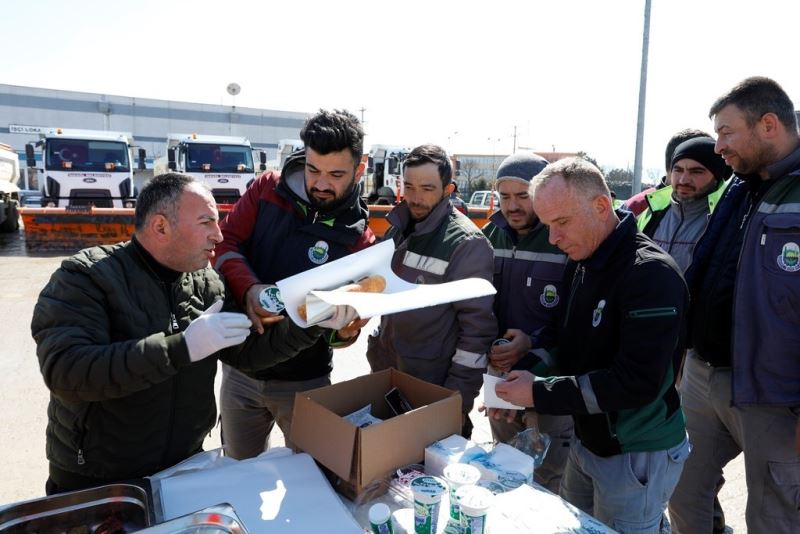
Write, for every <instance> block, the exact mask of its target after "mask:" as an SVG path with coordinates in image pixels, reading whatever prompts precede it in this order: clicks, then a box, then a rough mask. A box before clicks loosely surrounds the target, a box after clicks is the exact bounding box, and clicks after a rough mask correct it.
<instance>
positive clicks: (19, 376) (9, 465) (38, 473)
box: [0, 231, 747, 532]
mask: <svg viewBox="0 0 800 534" xmlns="http://www.w3.org/2000/svg"><path fill="white" fill-rule="evenodd" d="M69 254H70V252H62V253H52V252H48V253H34V252H30V251H27V250H26V248H25V244H24V237H23V234H22V231H20V233H18V234H0V287H2V290H0V295H1V296H0V335H1V337H0V339H2V342H0V407H2V408H1V409H0V429H2V434H1V435H0V454H2V458H4V459H5V464H6V469H5V472H4V473H2V474H1V475H0V506H2V505H3V504H7V503H12V502H17V501H21V500H27V499H34V498H37V497H42V496H43V495H44V483H45V480H46V479H47V461H46V459H45V427H46V425H47V402H48V399H49V393H48V391H47V388H46V387H45V385H44V382H43V381H42V377H41V374H40V373H39V366H38V362H37V359H36V346H35V344H34V342H33V339H32V338H31V335H30V323H31V317H32V314H33V307H34V305H35V304H36V299H37V297H38V294H39V292H40V291H41V289H42V287H44V285H45V284H46V283H47V281H48V279H49V277H50V275H51V274H52V272H53V271H55V270H56V269H57V268H58V266H59V264H60V262H61V260H62V259H63V257H64V256H66V255H69ZM374 321H375V320H373V322H371V323H370V324H368V325H367V327H366V328H365V329H364V331H363V332H362V335H361V337H360V339H359V340H358V342H357V343H355V344H354V345H353V346H351V347H349V348H347V349H342V350H337V351H335V352H334V372H333V376H332V380H333V381H334V382H340V381H343V380H348V379H350V378H353V377H356V376H360V375H363V374H366V373H368V372H369V365H368V364H367V361H366V357H365V353H366V337H367V336H366V333H367V332H370V331H371V330H372V328H373V326H374ZM220 376H221V373H218V375H217V378H218V380H217V390H218V389H219V378H220ZM477 404H478V403H476V405H477ZM471 416H472V420H473V422H474V423H475V431H474V434H473V440H474V441H477V442H479V443H484V442H489V441H491V433H490V431H489V425H488V422H487V420H486V419H485V418H484V417H483V416H482V415H481V414H479V413H477V411H473V413H472V414H471ZM282 444H283V436H282V435H280V431H279V430H277V428H276V433H275V435H274V437H273V445H276V446H277V445H282ZM219 446H220V439H219V428H218V427H217V428H214V430H213V431H212V433H211V435H210V436H209V438H207V439H206V442H205V448H206V449H211V448H216V447H219ZM724 474H725V479H726V483H725V485H724V487H723V488H722V491H721V492H720V500H721V502H722V506H723V509H724V510H725V515H726V519H727V523H728V526H729V529H728V531H729V532H730V531H733V532H747V529H746V527H745V521H744V514H745V505H746V499H747V487H746V485H745V473H744V462H743V460H742V457H741V455H740V456H739V458H737V459H736V460H734V461H733V462H731V463H730V464H729V465H728V466H727V468H726V469H725V473H724Z"/></svg>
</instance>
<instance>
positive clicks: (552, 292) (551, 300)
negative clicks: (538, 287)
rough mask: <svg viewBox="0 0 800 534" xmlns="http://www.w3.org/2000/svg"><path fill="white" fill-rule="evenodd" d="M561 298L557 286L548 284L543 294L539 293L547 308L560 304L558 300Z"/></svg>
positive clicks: (542, 302) (542, 303)
mask: <svg viewBox="0 0 800 534" xmlns="http://www.w3.org/2000/svg"><path fill="white" fill-rule="evenodd" d="M559 300H561V299H560V298H559V296H558V290H557V289H556V286H554V285H551V284H548V285H546V286H544V289H543V290H542V294H541V295H539V302H540V303H541V305H542V306H544V307H545V308H555V307H556V306H558V301H559Z"/></svg>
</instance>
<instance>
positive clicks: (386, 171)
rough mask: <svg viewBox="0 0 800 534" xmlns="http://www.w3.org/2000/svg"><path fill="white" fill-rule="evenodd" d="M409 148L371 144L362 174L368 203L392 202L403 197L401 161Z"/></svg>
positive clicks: (409, 150) (364, 192)
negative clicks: (365, 168) (363, 173)
mask: <svg viewBox="0 0 800 534" xmlns="http://www.w3.org/2000/svg"><path fill="white" fill-rule="evenodd" d="M409 152H411V149H410V148H407V147H402V146H393V145H372V147H370V150H369V158H368V160H367V171H366V173H365V175H364V179H363V183H364V190H363V193H362V196H364V197H366V199H367V203H368V204H392V203H394V202H395V201H396V200H397V199H399V198H402V197H403V162H404V161H405V159H406V157H407V156H408V154H409Z"/></svg>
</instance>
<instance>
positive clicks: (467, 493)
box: [456, 486, 494, 534]
mask: <svg viewBox="0 0 800 534" xmlns="http://www.w3.org/2000/svg"><path fill="white" fill-rule="evenodd" d="M456 499H457V500H458V504H459V506H460V507H461V531H462V532H463V533H464V534H485V533H486V515H487V514H488V512H489V508H490V507H491V506H492V502H493V501H494V495H492V492H491V491H489V490H488V489H486V488H482V487H480V486H461V487H460V488H458V489H457V490H456Z"/></svg>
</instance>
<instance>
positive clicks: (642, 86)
mask: <svg viewBox="0 0 800 534" xmlns="http://www.w3.org/2000/svg"><path fill="white" fill-rule="evenodd" d="M649 47H650V0H645V2H644V34H643V35H642V69H641V72H640V74H639V118H638V120H637V122H636V156H635V158H634V163H633V184H631V193H632V194H634V195H635V194H636V193H638V192H639V191H641V190H642V146H643V144H644V108H645V100H646V94H647V54H648V49H649Z"/></svg>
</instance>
